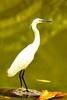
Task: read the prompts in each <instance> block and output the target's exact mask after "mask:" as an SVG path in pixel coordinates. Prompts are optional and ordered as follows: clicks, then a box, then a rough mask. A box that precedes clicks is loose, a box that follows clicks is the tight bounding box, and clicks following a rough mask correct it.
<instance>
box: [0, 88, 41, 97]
mask: <svg viewBox="0 0 67 100" xmlns="http://www.w3.org/2000/svg"><path fill="white" fill-rule="evenodd" d="M40 94H41V92H40V91H37V90H30V89H29V92H27V91H26V90H25V89H22V88H19V89H3V88H0V95H4V96H10V97H39V96H40Z"/></svg>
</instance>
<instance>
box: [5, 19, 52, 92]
mask: <svg viewBox="0 0 67 100" xmlns="http://www.w3.org/2000/svg"><path fill="white" fill-rule="evenodd" d="M43 22H52V21H51V20H44V19H40V18H36V19H34V20H33V22H32V24H31V28H32V30H33V32H34V35H35V39H34V41H33V43H31V44H29V45H28V46H27V47H26V48H25V49H23V50H22V51H21V52H20V53H19V54H18V56H17V57H16V58H15V60H14V61H13V63H12V64H11V67H10V68H9V69H8V71H7V73H8V77H13V76H14V75H15V74H16V73H17V72H20V73H19V78H20V85H21V87H22V81H23V83H24V85H25V88H26V91H28V87H27V85H26V82H25V80H24V73H25V69H26V68H27V66H28V65H29V64H30V63H31V62H32V60H33V59H34V55H35V53H36V51H37V50H38V48H39V45H40V34H39V31H38V29H37V27H36V26H37V24H38V23H43Z"/></svg>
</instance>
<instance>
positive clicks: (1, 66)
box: [0, 0, 67, 92]
mask: <svg viewBox="0 0 67 100" xmlns="http://www.w3.org/2000/svg"><path fill="white" fill-rule="evenodd" d="M35 18H43V19H46V20H53V22H52V23H45V24H40V25H38V29H39V31H40V36H41V44H40V47H39V49H38V51H37V53H36V55H35V59H34V61H33V62H32V63H31V64H30V65H29V67H28V68H27V70H26V73H25V79H26V83H27V85H28V88H31V89H37V90H40V91H41V90H44V89H47V90H50V91H62V92H66V91H67V0H0V87H3V88H4V87H5V88H6V87H8V88H17V87H18V88H19V87H20V82H19V77H18V74H16V75H15V76H14V77H12V78H9V77H7V69H8V68H9V67H10V66H11V64H12V62H13V60H14V59H15V57H16V56H17V54H18V53H19V52H20V51H21V50H22V49H24V48H25V47H26V46H27V45H28V44H30V43H32V42H33V40H34V34H33V31H32V30H31V28H30V24H31V22H32V21H33V20H34V19H35ZM37 79H44V80H50V81H51V83H42V82H38V81H37Z"/></svg>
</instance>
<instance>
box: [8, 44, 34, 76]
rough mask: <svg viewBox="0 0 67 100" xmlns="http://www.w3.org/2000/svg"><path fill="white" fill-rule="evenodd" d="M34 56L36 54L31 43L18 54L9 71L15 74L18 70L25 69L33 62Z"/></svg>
mask: <svg viewBox="0 0 67 100" xmlns="http://www.w3.org/2000/svg"><path fill="white" fill-rule="evenodd" d="M33 58H34V54H33V52H32V48H31V45H29V46H27V47H26V48H25V49H24V50H23V51H21V52H20V53H19V54H18V56H17V57H16V58H15V60H14V62H13V63H12V65H11V67H10V68H9V69H8V73H11V75H12V76H14V75H15V74H16V73H17V72H18V71H20V70H23V69H25V68H26V67H27V66H28V65H29V64H30V63H31V62H32V60H33Z"/></svg>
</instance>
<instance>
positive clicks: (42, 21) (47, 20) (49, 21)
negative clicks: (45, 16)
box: [42, 20, 53, 22]
mask: <svg viewBox="0 0 67 100" xmlns="http://www.w3.org/2000/svg"><path fill="white" fill-rule="evenodd" d="M42 22H53V21H52V20H42Z"/></svg>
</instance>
